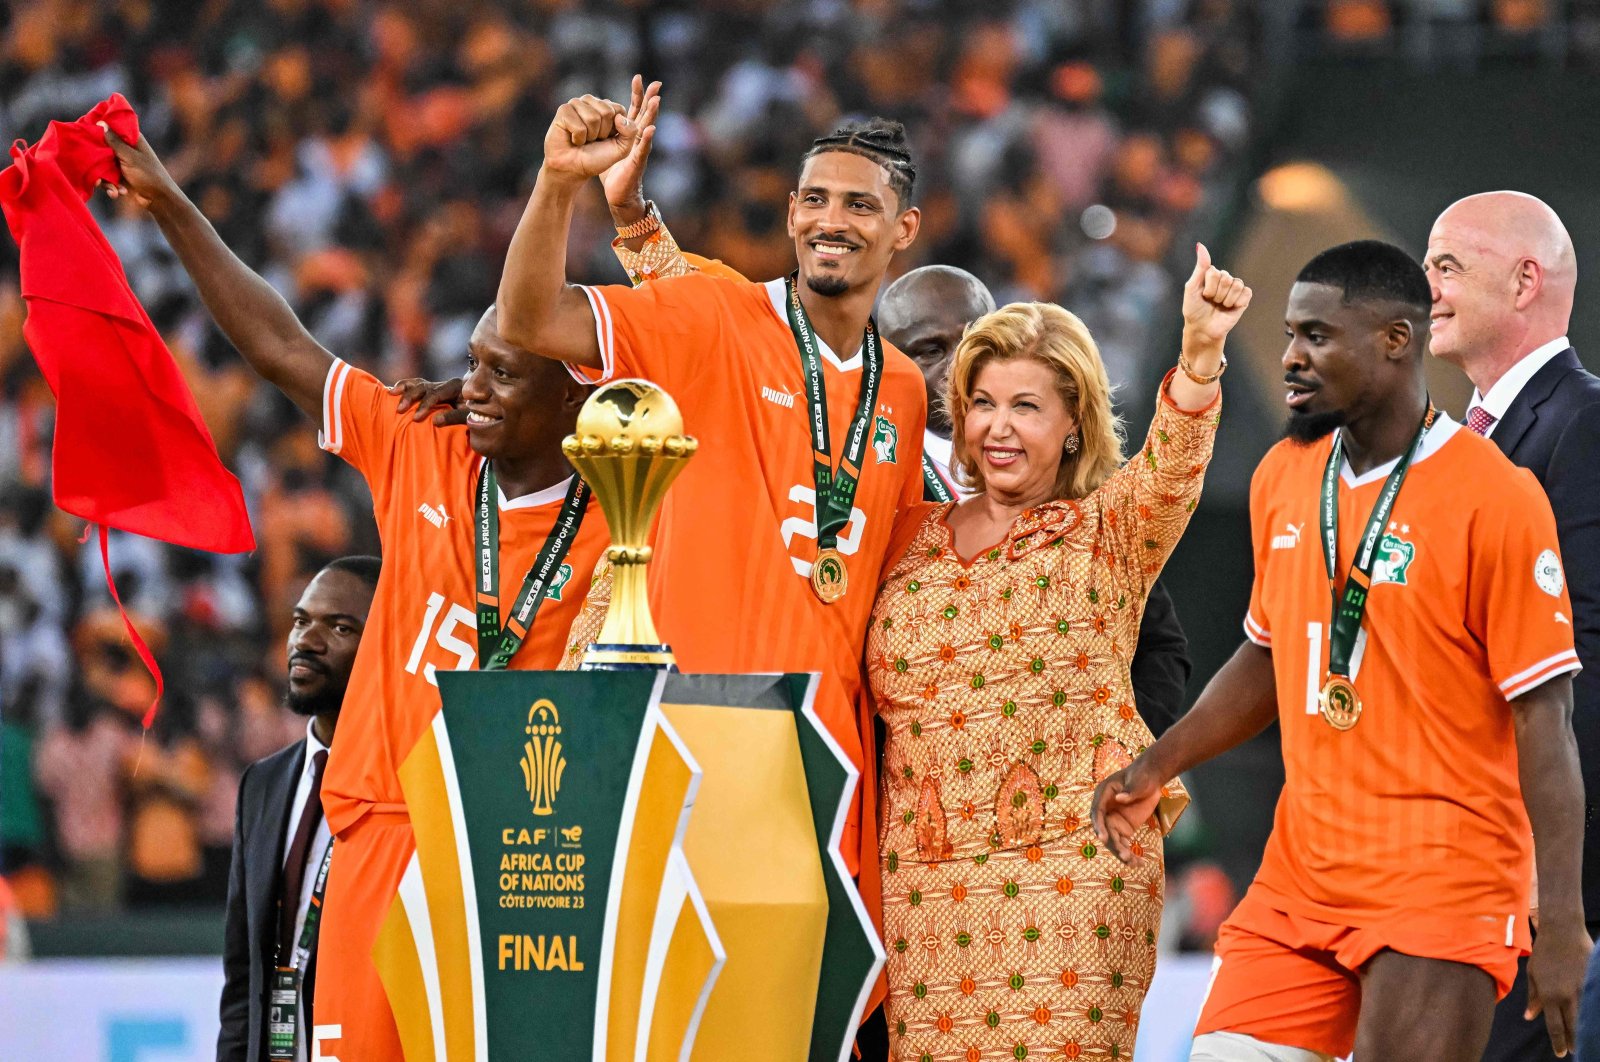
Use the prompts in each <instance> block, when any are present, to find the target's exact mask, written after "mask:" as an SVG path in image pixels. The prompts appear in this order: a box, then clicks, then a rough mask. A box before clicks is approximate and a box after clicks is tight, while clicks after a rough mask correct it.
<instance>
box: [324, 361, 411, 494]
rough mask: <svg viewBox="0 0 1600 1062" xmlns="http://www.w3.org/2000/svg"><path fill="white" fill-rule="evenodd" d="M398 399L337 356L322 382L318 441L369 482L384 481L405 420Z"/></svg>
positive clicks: (375, 380) (391, 464)
mask: <svg viewBox="0 0 1600 1062" xmlns="http://www.w3.org/2000/svg"><path fill="white" fill-rule="evenodd" d="M399 402H400V399H399V397H398V396H396V395H391V394H390V393H389V390H388V388H386V387H384V385H383V384H382V383H381V382H379V380H378V378H377V377H376V376H373V375H372V374H371V373H370V372H366V371H365V370H363V369H358V368H356V367H355V366H354V365H351V364H350V363H349V362H347V361H343V360H340V359H335V360H334V363H333V367H332V368H330V369H329V370H328V378H327V379H326V380H325V381H324V382H323V385H322V430H321V431H319V432H318V433H317V444H318V445H319V446H321V447H322V448H323V449H324V450H326V451H328V452H329V453H330V454H338V455H339V456H340V457H342V458H344V460H346V461H348V462H349V463H350V464H351V465H352V466H354V468H355V469H356V470H357V471H358V472H360V473H361V474H362V475H363V476H364V477H365V478H366V480H367V482H368V483H369V484H370V483H374V482H381V481H384V480H387V479H388V472H389V471H390V469H391V467H392V466H393V463H394V454H395V448H396V445H397V442H398V439H399V435H400V432H401V430H402V429H403V427H404V426H405V424H406V423H407V421H406V418H404V417H401V416H400V415H399V414H398V413H397V412H396V411H395V410H396V407H397V406H398V405H399Z"/></svg>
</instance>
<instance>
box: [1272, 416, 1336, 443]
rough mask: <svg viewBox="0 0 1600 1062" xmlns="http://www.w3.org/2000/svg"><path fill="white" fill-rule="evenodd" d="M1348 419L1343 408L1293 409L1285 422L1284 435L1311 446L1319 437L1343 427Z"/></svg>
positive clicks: (1294, 441) (1295, 441) (1321, 437)
mask: <svg viewBox="0 0 1600 1062" xmlns="http://www.w3.org/2000/svg"><path fill="white" fill-rule="evenodd" d="M1347 419H1348V418H1347V417H1346V416H1345V411H1344V410H1342V409H1330V410H1328V411H1326V412H1323V413H1301V412H1299V411H1298V410H1293V409H1291V410H1290V411H1289V419H1288V420H1286V421H1284V424H1283V437H1284V438H1285V439H1288V440H1289V441H1290V442H1293V443H1298V444H1299V445H1301V446H1309V445H1311V444H1312V443H1314V442H1316V441H1317V440H1318V439H1323V438H1326V437H1327V436H1328V434H1329V433H1331V432H1332V431H1333V430H1334V429H1335V428H1339V427H1343V426H1344V423H1345V421H1346V420H1347Z"/></svg>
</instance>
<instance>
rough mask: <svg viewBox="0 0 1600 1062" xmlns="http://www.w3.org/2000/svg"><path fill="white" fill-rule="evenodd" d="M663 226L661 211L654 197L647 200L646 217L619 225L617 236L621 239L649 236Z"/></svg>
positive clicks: (645, 206)
mask: <svg viewBox="0 0 1600 1062" xmlns="http://www.w3.org/2000/svg"><path fill="white" fill-rule="evenodd" d="M660 227H661V211H659V210H657V209H656V201H655V200H654V199H647V200H645V204H644V217H642V218H640V219H639V220H638V221H635V222H634V223H633V224H632V225H619V226H618V227H617V238H618V239H619V240H632V239H636V238H637V237H640V236H648V235H650V234H651V233H652V232H654V231H656V230H657V229H659V228H660Z"/></svg>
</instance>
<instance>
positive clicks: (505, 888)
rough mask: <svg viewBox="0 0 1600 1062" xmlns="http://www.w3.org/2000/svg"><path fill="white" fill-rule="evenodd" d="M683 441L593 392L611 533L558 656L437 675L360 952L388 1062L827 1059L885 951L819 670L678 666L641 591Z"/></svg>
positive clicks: (669, 427) (589, 426)
mask: <svg viewBox="0 0 1600 1062" xmlns="http://www.w3.org/2000/svg"><path fill="white" fill-rule="evenodd" d="M694 448H695V447H694V440H692V439H688V438H687V437H685V436H684V435H683V434H682V423H681V419H679V417H678V413H677V409H676V407H675V405H674V404H673V403H672V400H671V398H670V397H668V396H667V395H666V394H665V393H664V392H662V391H660V389H658V388H656V387H654V385H651V384H648V383H646V382H644V381H636V380H625V381H618V382H617V383H614V384H610V385H608V386H606V387H604V388H601V389H600V390H599V391H597V392H596V393H595V395H594V396H592V397H591V398H590V400H589V403H588V404H587V405H586V406H585V408H584V411H583V413H582V414H581V415H580V417H579V422H578V433H577V434H576V435H574V436H572V437H569V438H568V440H567V445H566V448H565V449H566V452H567V454H568V456H569V458H570V459H571V460H572V462H573V464H574V465H575V466H577V467H578V469H579V471H580V472H582V473H583V475H584V477H585V479H587V480H588V481H589V483H590V484H591V486H593V487H594V488H595V492H596V494H597V496H598V497H599V499H600V501H601V504H602V505H603V506H604V507H605V510H606V516H607V520H608V522H609V524H610V526H611V528H612V533H613V536H614V539H615V541H614V543H613V546H612V549H611V551H610V554H609V557H610V560H611V562H612V564H613V566H614V568H615V571H616V582H615V589H614V591H613V596H612V603H611V607H610V610H609V611H608V613H607V616H606V623H605V627H604V629H603V630H602V633H601V635H600V641H599V643H597V645H596V646H593V647H591V652H590V654H589V656H588V657H587V658H586V665H585V666H586V668H587V670H583V671H576V672H530V671H498V672H475V671H470V672H440V673H439V676H438V677H439V691H440V695H441V700H442V708H441V710H440V712H439V714H438V715H437V716H436V717H435V718H434V721H433V725H432V727H431V728H430V730H429V731H428V733H427V734H426V735H425V736H424V737H423V739H422V740H421V741H419V742H418V744H417V745H416V747H415V748H413V749H412V750H411V752H410V753H409V755H408V756H407V758H406V760H405V762H404V764H403V765H402V767H401V770H400V779H401V784H402V787H403V788H404V791H405V795H406V802H407V804H408V806H409V808H410V814H411V821H412V825H413V828H414V829H415V832H416V841H417V851H416V855H415V857H414V858H413V860H412V863H411V866H410V867H409V868H408V871H407V873H406V875H405V878H404V881H403V882H402V884H401V887H400V892H399V895H398V896H396V897H395V898H394V901H393V903H392V905H391V907H390V910H389V914H388V918H387V920H386V922H385V924H384V927H383V930H382V932H381V934H380V936H379V939H378V941H377V944H376V945H375V947H374V950H373V958H374V961H375V962H376V964H377V966H378V969H379V972H380V974H381V975H382V978H383V982H384V988H385V990H386V992H387V994H388V996H389V1000H390V1003H391V1005H392V1007H393V1010H394V1013H395V1016H396V1020H397V1022H398V1025H399V1028H400V1037H401V1042H402V1043H403V1044H404V1046H405V1057H406V1062H489V1060H493V1062H501V1060H503V1059H504V1060H511V1059H516V1060H529V1062H543V1060H551V1062H555V1060H560V1062H570V1060H575V1059H592V1060H594V1062H645V1060H649V1062H657V1060H659V1062H668V1060H671V1062H691V1060H692V1062H727V1060H733V1059H743V1058H747V1057H760V1058H762V1059H766V1060H773V1062H783V1060H795V1062H801V1060H805V1062H843V1060H844V1059H847V1058H848V1057H850V1045H851V1043H852V1041H853V1037H854V1033H855V1028H856V1023H857V1021H858V1019H859V1016H860V1012H861V1009H862V1007H863V1005H864V1003H865V1001H866V997H867V993H868V990H869V988H870V986H871V984H872V981H873V980H874V978H875V977H876V976H877V973H878V970H879V969H880V968H881V966H882V963H883V949H882V946H881V944H880V943H879V941H878V938H877V934H876V932H875V930H874V929H873V926H872V923H871V921H870V919H869V918H868V916H867V912H866V910H865V908H864V907H863V905H862V903H861V898H860V896H859V894H858V893H857V892H856V889H855V886H854V884H853V882H852V881H851V879H850V876H849V874H848V872H847V871H846V869H845V865H844V861H843V859H842V857H841V856H840V853H839V845H840V839H841V835H842V833H843V829H844V824H845V817H846V814H847V811H848V809H849V807H850V804H851V801H852V799H853V796H854V792H855V787H856V785H857V784H858V783H859V776H858V773H857V771H856V769H855V768H854V766H852V764H851V762H850V760H849V758H848V757H847V756H846V755H845V754H844V752H843V750H841V749H840V748H839V747H838V745H837V744H836V743H835V742H834V740H833V739H832V737H831V736H830V735H829V734H828V732H827V731H826V729H825V728H824V727H823V726H822V724H821V722H820V720H819V719H818V718H817V716H816V714H815V712H814V711H813V709H812V701H813V698H814V696H815V691H816V684H817V681H818V679H817V676H816V675H814V674H804V675H684V674H679V673H678V672H677V671H676V670H674V669H673V667H672V657H671V651H670V649H669V648H668V647H667V646H666V645H665V644H663V643H662V641H661V639H660V638H659V637H658V636H657V635H656V633H655V628H654V625H653V623H652V622H651V619H650V615H649V611H648V606H647V604H646V601H645V581H644V571H645V567H644V566H645V564H646V562H647V561H648V560H649V555H650V548H649V546H648V544H647V541H646V540H647V538H648V531H649V527H650V524H651V522H652V520H653V518H654V515H655V511H656V509H657V507H658V506H659V504H660V502H661V499H662V497H663V496H664V495H665V493H666V490H667V489H668V487H669V486H670V483H671V481H672V478H673V477H674V476H675V475H676V473H677V471H678V470H680V469H681V468H682V466H683V462H684V461H686V460H687V459H688V457H689V456H691V455H692V454H693V452H694Z"/></svg>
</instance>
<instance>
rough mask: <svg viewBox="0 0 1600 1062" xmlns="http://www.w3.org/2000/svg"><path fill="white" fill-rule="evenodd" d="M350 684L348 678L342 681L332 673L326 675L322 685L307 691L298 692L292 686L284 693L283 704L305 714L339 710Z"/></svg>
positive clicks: (290, 709) (295, 711) (319, 713)
mask: <svg viewBox="0 0 1600 1062" xmlns="http://www.w3.org/2000/svg"><path fill="white" fill-rule="evenodd" d="M349 684H350V683H349V679H348V678H347V679H346V680H345V681H344V682H340V681H338V680H336V679H335V678H334V677H333V676H332V675H324V676H323V683H322V685H320V686H318V687H317V688H316V689H313V690H308V691H306V692H305V693H296V692H295V691H294V687H292V686H291V687H290V688H289V691H288V692H287V693H285V694H284V695H283V706H284V707H285V708H287V709H289V711H291V712H293V713H294V714H295V715H303V716H313V715H325V714H327V713H330V712H337V711H338V710H339V706H340V705H341V704H343V703H344V691H345V689H346V688H347V687H348V686H349Z"/></svg>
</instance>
